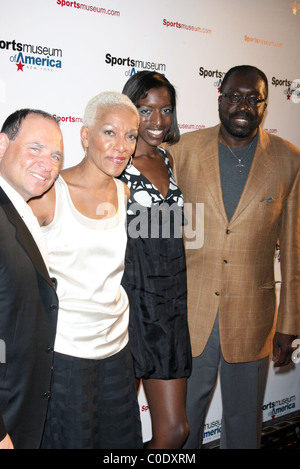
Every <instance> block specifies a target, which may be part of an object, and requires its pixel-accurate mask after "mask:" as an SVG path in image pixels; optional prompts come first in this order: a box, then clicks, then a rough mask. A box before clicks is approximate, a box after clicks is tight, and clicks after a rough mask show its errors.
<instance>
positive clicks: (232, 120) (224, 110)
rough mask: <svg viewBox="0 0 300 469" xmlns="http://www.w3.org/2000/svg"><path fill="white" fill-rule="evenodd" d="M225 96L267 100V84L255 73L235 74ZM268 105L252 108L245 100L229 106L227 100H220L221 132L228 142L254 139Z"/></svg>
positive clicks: (228, 83) (226, 88) (222, 98)
mask: <svg viewBox="0 0 300 469" xmlns="http://www.w3.org/2000/svg"><path fill="white" fill-rule="evenodd" d="M223 94H237V95H240V96H242V97H244V98H245V97H250V96H254V97H257V98H261V99H265V98H266V95H267V91H266V86H265V82H264V81H263V79H262V78H261V77H260V75H258V74H257V73H256V72H255V71H253V72H250V73H249V72H241V71H237V72H234V73H233V74H232V75H231V77H230V78H229V79H228V82H227V83H226V85H225V86H224V90H223ZM265 109H266V103H261V104H260V105H259V106H258V107H253V106H250V105H249V104H248V103H247V101H246V100H245V99H242V101H241V102H240V103H239V104H229V103H228V102H227V101H226V98H225V97H224V96H223V97H220V98H219V116H220V120H221V131H222V135H223V137H225V140H226V137H227V142H228V141H229V140H230V139H231V140H236V141H243V139H245V144H246V143H247V140H249V139H251V138H253V137H254V135H255V134H256V131H257V129H258V127H259V125H260V123H261V121H262V119H263V115H264V112H265Z"/></svg>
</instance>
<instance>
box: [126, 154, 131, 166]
mask: <svg viewBox="0 0 300 469" xmlns="http://www.w3.org/2000/svg"><path fill="white" fill-rule="evenodd" d="M131 165H132V155H131V157H130V160H129V161H128V163H127V168H130V166H131Z"/></svg>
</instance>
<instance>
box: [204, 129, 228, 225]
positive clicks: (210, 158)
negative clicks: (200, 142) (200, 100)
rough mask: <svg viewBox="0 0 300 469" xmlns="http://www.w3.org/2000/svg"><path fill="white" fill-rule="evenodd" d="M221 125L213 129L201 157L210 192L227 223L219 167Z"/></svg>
mask: <svg viewBox="0 0 300 469" xmlns="http://www.w3.org/2000/svg"><path fill="white" fill-rule="evenodd" d="M219 129H220V125H217V126H215V127H212V128H211V130H210V132H209V134H208V136H207V141H205V154H204V155H202V157H201V160H200V161H201V163H200V164H201V169H202V174H203V176H204V177H205V180H206V184H207V187H208V190H209V191H210V194H211V196H212V198H213V199H214V201H215V204H216V206H217V208H218V210H219V212H220V214H221V215H222V217H223V218H224V220H225V221H226V222H228V221H227V215H226V211H225V207H224V202H223V194H222V187H221V178H220V165H219V148H218V135H219Z"/></svg>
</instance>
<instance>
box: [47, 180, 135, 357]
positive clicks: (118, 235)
mask: <svg viewBox="0 0 300 469" xmlns="http://www.w3.org/2000/svg"><path fill="white" fill-rule="evenodd" d="M115 183H116V187H117V193H118V210H117V213H115V215H114V216H113V217H112V218H108V219H107V220H104V219H103V220H94V219H91V218H87V217H86V216H84V215H82V214H81V213H80V212H78V210H77V209H76V208H75V206H74V205H73V203H72V200H71V197H70V194H69V190H68V186H67V184H66V182H65V181H64V179H63V178H62V177H61V176H59V177H58V179H57V180H56V182H55V193H56V203H55V216H54V219H53V221H52V222H51V223H50V224H49V225H47V226H45V227H42V230H43V233H44V235H45V238H46V241H47V245H48V253H49V254H48V255H49V268H50V274H51V276H53V277H55V278H56V279H57V284H58V285H57V294H58V297H59V313H58V323H57V334H56V340H55V347H54V348H55V350H56V351H57V352H60V353H63V354H66V355H71V356H74V357H81V358H90V359H101V358H106V357H108V356H111V355H113V354H115V353H117V352H119V351H120V350H121V349H122V348H124V346H125V345H126V344H127V342H128V316H129V304H128V298H127V295H126V293H125V290H124V289H123V287H122V286H121V285H120V284H121V278H122V275H123V271H124V256H125V249H126V242H127V235H126V228H125V217H126V202H125V193H124V186H123V184H122V182H121V181H119V180H117V179H115Z"/></svg>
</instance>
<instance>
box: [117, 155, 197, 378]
mask: <svg viewBox="0 0 300 469" xmlns="http://www.w3.org/2000/svg"><path fill="white" fill-rule="evenodd" d="M160 150H161V152H162V158H164V162H165V164H166V166H167V169H168V173H169V180H170V184H169V190H168V193H167V195H166V197H165V198H164V197H163V196H162V195H161V194H160V192H159V191H158V190H157V189H156V187H155V186H154V185H153V184H151V182H150V181H148V180H147V178H145V177H144V176H143V175H142V174H141V173H140V172H139V171H138V170H137V169H136V168H135V167H134V166H130V167H128V168H127V169H126V170H125V171H124V173H123V174H122V176H121V179H122V180H123V181H124V182H125V183H126V184H127V185H128V187H129V189H130V199H129V203H128V207H127V229H128V244H127V250H126V256H125V273H124V277H123V282H122V284H123V286H124V288H125V290H126V291H127V294H128V297H129V303H130V315H129V317H130V320H129V341H130V345H131V349H132V354H133V362H134V370H135V376H136V377H138V378H155V379H175V378H183V377H188V376H189V375H190V372H191V348H190V338H189V331H188V325H187V284H186V263H185V252H184V246H183V239H182V221H183V196H182V193H181V191H180V189H179V188H178V186H177V184H176V182H175V179H174V176H173V172H172V168H171V166H170V163H169V159H168V157H167V155H166V153H165V152H164V150H163V149H160Z"/></svg>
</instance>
